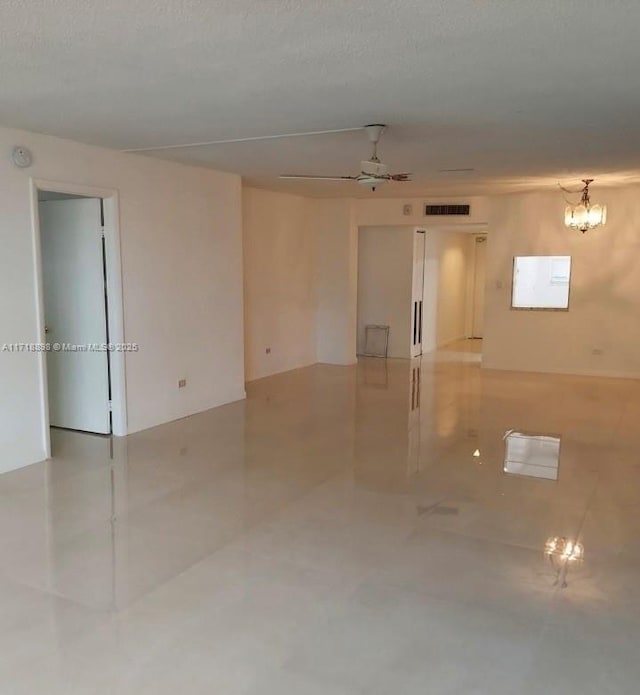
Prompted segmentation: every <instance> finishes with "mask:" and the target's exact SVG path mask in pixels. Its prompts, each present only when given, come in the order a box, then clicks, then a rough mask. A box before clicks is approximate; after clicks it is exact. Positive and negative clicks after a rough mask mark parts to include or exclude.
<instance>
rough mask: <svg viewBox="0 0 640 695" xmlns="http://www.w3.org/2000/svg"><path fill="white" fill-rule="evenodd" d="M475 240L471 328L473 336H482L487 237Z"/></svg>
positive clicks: (479, 237) (478, 237)
mask: <svg viewBox="0 0 640 695" xmlns="http://www.w3.org/2000/svg"><path fill="white" fill-rule="evenodd" d="M475 242H476V243H475V246H474V272H473V324H472V328H471V335H472V337H473V338H482V332H483V322H484V281H485V261H486V252H487V237H486V236H477V237H476V238H475Z"/></svg>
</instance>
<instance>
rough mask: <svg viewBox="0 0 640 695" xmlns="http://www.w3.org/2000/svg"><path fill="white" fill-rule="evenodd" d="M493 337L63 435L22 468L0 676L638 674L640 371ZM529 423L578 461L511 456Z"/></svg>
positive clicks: (184, 689) (531, 683) (2, 543)
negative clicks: (542, 369)
mask: <svg viewBox="0 0 640 695" xmlns="http://www.w3.org/2000/svg"><path fill="white" fill-rule="evenodd" d="M475 352H477V345H476V346H472V345H470V344H469V345H462V346H458V347H456V346H452V347H451V348H450V349H449V350H448V351H446V352H442V353H439V354H437V355H435V356H426V357H424V358H423V359H422V362H421V363H420V361H413V362H408V361H400V360H398V361H394V360H389V361H387V362H385V361H382V360H375V359H369V360H366V359H365V360H361V361H360V363H359V365H358V366H357V367H353V368H340V367H330V366H316V367H311V368H307V369H302V370H297V371H294V372H289V373H287V374H283V375H279V376H276V377H271V378H268V379H263V380H261V381H258V382H254V383H253V384H250V385H249V397H248V400H247V401H246V402H244V403H236V404H232V405H230V406H226V407H224V408H219V409H216V410H213V411H209V412H207V413H204V414H201V415H198V416H195V417H191V418H188V419H185V420H181V421H178V422H174V423H171V424H168V425H165V426H162V427H158V428H155V429H152V430H148V431H145V432H141V433H138V434H135V435H132V436H131V437H128V438H127V439H125V440H114V441H113V442H111V441H110V440H109V439H102V438H99V437H91V436H86V435H79V434H74V433H69V432H61V431H56V432H54V446H55V458H54V459H53V460H51V461H48V462H46V463H43V464H38V465H35V466H31V467H29V468H25V469H22V470H20V471H16V472H14V473H10V474H6V475H4V476H2V477H0V693H2V694H3V695H4V694H5V693H6V695H27V694H28V695H36V694H37V695H41V694H43V693H47V695H107V694H108V695H146V694H149V695H151V694H153V695H165V694H169V693H171V694H174V693H185V694H186V693H188V694H189V695H199V694H200V693H202V694H204V693H206V694H207V695H210V694H211V693H216V694H217V693H220V694H221V695H240V694H242V695H276V694H277V695H289V694H291V695H358V694H365V693H366V694H367V695H389V694H390V693H396V694H398V695H413V694H414V693H416V694H417V693H420V695H424V694H425V693H429V695H440V694H443V695H444V694H451V695H454V694H455V695H458V694H464V693H473V694H484V693H487V694H501V693H504V694H505V695H506V694H508V695H514V694H522V695H538V693H545V694H561V695H572V694H573V693H575V694H576V695H578V694H579V695H590V694H594V695H595V694H597V695H603V693H612V694H615V695H624V694H626V693H629V694H630V695H631V694H632V693H633V694H634V695H635V694H636V693H638V692H639V691H640V685H639V683H640V658H639V656H640V647H639V645H640V597H639V596H638V593H639V590H640V440H639V439H638V429H639V427H638V423H639V422H640V382H636V381H625V380H605V379H585V378H578V377H569V376H543V375H535V374H522V373H514V372H491V371H482V370H481V369H480V366H479V363H478V356H477V355H476V354H475ZM510 430H516V431H518V432H523V433H531V434H543V435H551V436H553V437H559V438H560V440H561V443H560V459H559V467H558V477H557V480H545V479H538V478H536V477H530V476H527V477H525V476H520V475H512V474H507V473H505V472H504V470H503V468H504V458H505V442H504V441H503V437H504V435H505V432H507V431H510ZM518 451H519V450H518ZM474 454H475V455H474ZM554 536H559V537H566V538H569V539H571V540H574V541H578V542H580V543H581V544H582V545H583V547H584V561H583V562H575V563H570V564H568V566H567V570H568V571H567V576H566V579H567V584H568V585H567V586H566V587H565V588H562V587H561V586H560V585H559V584H556V583H555V580H556V573H555V570H554V568H553V567H552V564H551V561H550V559H549V558H546V557H545V556H544V553H543V548H544V546H545V542H546V540H547V539H548V538H549V537H554ZM555 563H556V566H558V563H560V564H562V560H561V559H557V558H556V559H555Z"/></svg>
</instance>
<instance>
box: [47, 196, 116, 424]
mask: <svg viewBox="0 0 640 695" xmlns="http://www.w3.org/2000/svg"><path fill="white" fill-rule="evenodd" d="M38 214H39V219H40V248H41V254H42V288H43V302H44V320H45V329H44V332H45V336H46V345H47V350H46V359H47V392H48V398H49V425H50V426H51V427H60V428H63V429H68V430H79V431H81V432H91V433H93V434H111V429H112V424H111V378H110V369H111V367H110V361H109V349H108V343H109V325H108V321H107V307H108V301H109V299H108V292H107V287H106V259H105V249H104V235H103V231H102V230H103V226H104V223H103V219H104V211H103V202H102V199H101V198H87V197H84V196H74V195H68V194H63V195H61V194H55V193H50V192H48V191H41V192H39V194H38ZM49 347H50V348H51V349H49Z"/></svg>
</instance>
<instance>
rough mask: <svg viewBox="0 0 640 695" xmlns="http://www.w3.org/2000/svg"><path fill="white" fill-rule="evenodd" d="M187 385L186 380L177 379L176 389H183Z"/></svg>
mask: <svg viewBox="0 0 640 695" xmlns="http://www.w3.org/2000/svg"><path fill="white" fill-rule="evenodd" d="M186 385H187V380H186V379H178V388H179V389H183V388H184V387H185V386H186Z"/></svg>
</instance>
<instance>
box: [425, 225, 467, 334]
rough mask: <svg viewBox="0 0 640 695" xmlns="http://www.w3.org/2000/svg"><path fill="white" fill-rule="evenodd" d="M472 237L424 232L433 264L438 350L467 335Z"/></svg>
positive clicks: (444, 232)
mask: <svg viewBox="0 0 640 695" xmlns="http://www.w3.org/2000/svg"><path fill="white" fill-rule="evenodd" d="M473 244H474V237H473V235H472V234H466V233H463V232H448V231H431V232H427V254H428V256H429V257H433V258H434V259H435V261H436V264H435V266H430V267H436V268H437V272H438V282H437V289H436V293H437V322H436V345H437V346H438V347H441V346H443V345H447V344H448V343H451V342H453V341H455V340H459V339H460V338H464V337H466V336H467V335H468V333H469V315H470V310H471V288H472V281H473V261H474V259H473Z"/></svg>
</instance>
